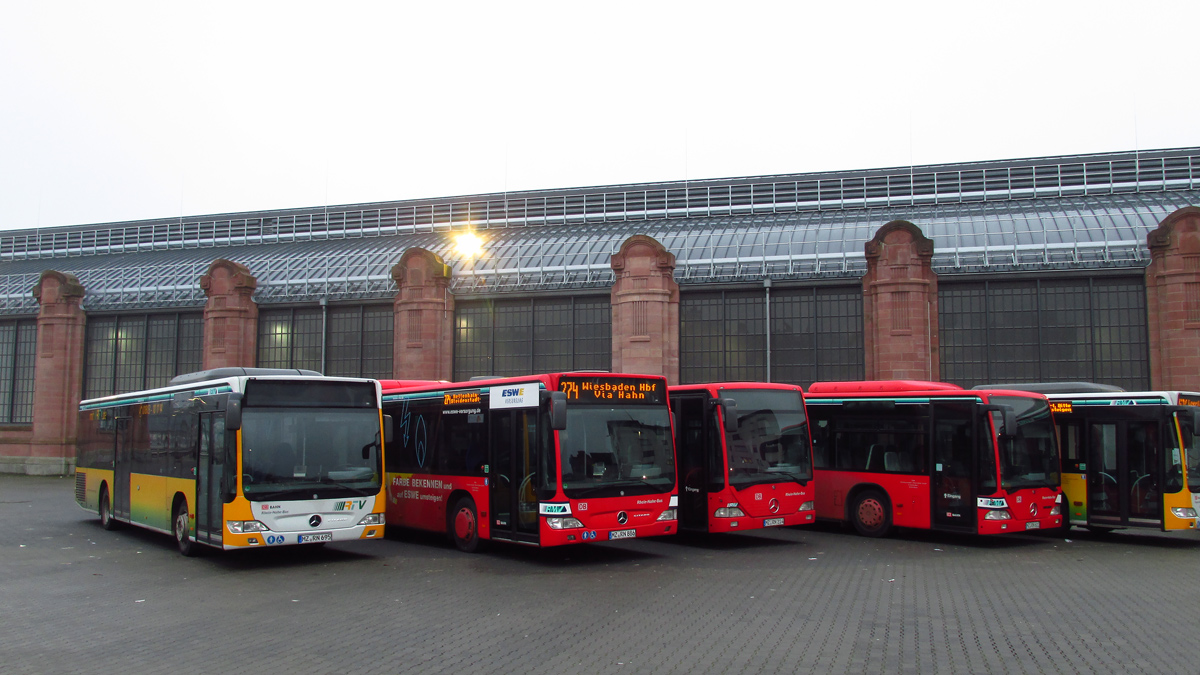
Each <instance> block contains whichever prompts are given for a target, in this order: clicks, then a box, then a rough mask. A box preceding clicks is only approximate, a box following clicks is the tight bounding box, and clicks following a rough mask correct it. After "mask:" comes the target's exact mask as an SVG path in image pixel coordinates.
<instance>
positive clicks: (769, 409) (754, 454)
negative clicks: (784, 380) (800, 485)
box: [721, 389, 812, 489]
mask: <svg viewBox="0 0 1200 675" xmlns="http://www.w3.org/2000/svg"><path fill="white" fill-rule="evenodd" d="M721 397H722V398H732V399H733V400H734V401H735V402H736V403H737V415H738V428H737V431H732V432H726V433H725V446H726V448H727V451H728V456H729V484H730V485H731V486H733V487H735V488H739V489H740V488H745V487H748V486H751V485H757V484H760V483H777V482H780V481H796V482H803V481H808V480H811V479H812V462H811V457H812V451H811V449H810V447H809V440H808V420H807V419H805V417H804V403H803V401H802V400H801V398H800V393H799V392H796V391H785V390H750V389H731V390H723V391H722V392H721Z"/></svg>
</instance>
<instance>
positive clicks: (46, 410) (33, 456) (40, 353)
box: [25, 270, 87, 475]
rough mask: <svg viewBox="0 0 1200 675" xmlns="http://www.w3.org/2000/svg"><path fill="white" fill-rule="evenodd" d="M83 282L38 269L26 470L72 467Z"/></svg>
mask: <svg viewBox="0 0 1200 675" xmlns="http://www.w3.org/2000/svg"><path fill="white" fill-rule="evenodd" d="M83 293H84V290H83V286H81V285H80V283H79V280H78V279H76V278H75V277H74V276H72V275H70V274H63V273H61V272H55V271H52V270H47V271H45V272H42V276H41V278H40V279H39V280H38V283H37V286H34V287H33V297H35V298H37V301H38V304H40V305H41V309H40V310H39V311H38V319H37V324H38V325H37V362H36V365H35V366H34V373H35V375H34V377H35V378H36V379H35V381H34V384H33V434H32V437H31V440H30V444H29V458H28V459H27V460H26V464H25V473H27V474H43V475H46V474H67V473H71V472H73V471H74V470H75V428H76V422H77V421H78V415H79V398H80V396H81V395H82V394H83V349H84V329H85V326H86V324H87V315H86V314H85V313H84V311H83V308H82V307H80V302H81V301H82V300H83Z"/></svg>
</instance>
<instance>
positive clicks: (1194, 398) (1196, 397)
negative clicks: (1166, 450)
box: [1046, 389, 1200, 405]
mask: <svg viewBox="0 0 1200 675" xmlns="http://www.w3.org/2000/svg"><path fill="white" fill-rule="evenodd" d="M1046 398H1048V399H1050V400H1052V401H1066V400H1072V401H1120V402H1124V403H1131V404H1134V405H1137V402H1138V401H1141V402H1142V403H1141V404H1142V405H1147V404H1153V403H1154V401H1152V400H1150V399H1159V400H1165V401H1166V402H1167V404H1168V405H1197V404H1200V393H1197V392H1193V391H1125V390H1124V389H1122V390H1121V391H1117V392H1079V393H1070V392H1064V393H1052V394H1046ZM1180 398H1183V399H1185V402H1184V403H1180V401H1179V399H1180ZM1187 399H1190V400H1187Z"/></svg>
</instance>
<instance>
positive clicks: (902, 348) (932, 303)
mask: <svg viewBox="0 0 1200 675" xmlns="http://www.w3.org/2000/svg"><path fill="white" fill-rule="evenodd" d="M866 255H867V273H866V274H865V275H863V279H862V284H863V313H864V316H863V331H864V336H863V337H864V341H865V344H864V347H865V350H864V351H865V358H866V379H868V380H937V379H938V377H939V376H940V371H941V368H940V366H939V363H938V305H937V300H938V290H937V275H936V274H934V272H933V267H932V264H931V261H932V259H933V241H932V240H930V239H927V238H926V237H925V235H923V234H921V230H920V228H918V227H917V226H916V225H913V224H912V223H910V222H908V221H906V220H893V221H892V222H890V223H888V224H886V225H884V226H883V227H881V228H879V231H878V232H876V233H875V238H874V239H872V240H871V241H869V242H867V246H866Z"/></svg>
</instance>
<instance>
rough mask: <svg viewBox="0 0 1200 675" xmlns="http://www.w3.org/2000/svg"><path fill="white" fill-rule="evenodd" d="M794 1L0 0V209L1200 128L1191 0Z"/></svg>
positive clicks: (123, 210)
mask: <svg viewBox="0 0 1200 675" xmlns="http://www.w3.org/2000/svg"><path fill="white" fill-rule="evenodd" d="M816 4H817V3H811V4H810V3H805V2H799V1H793V2H780V3H766V2H761V3H760V2H750V1H747V0H742V1H741V2H736V3H734V2H723V3H705V2H695V1H693V2H679V3H675V2H659V3H656V2H652V1H650V0H641V1H639V2H605V3H572V2H562V1H561V0H560V1H559V2H550V3H521V2H503V3H501V2H486V3H479V4H472V3H464V2H455V3H437V2H433V3H419V4H418V3H415V2H412V3H409V2H391V3H363V2H359V3H332V2H326V3H303V2H280V3H273V2H249V1H241V2H230V3H226V2H213V1H209V2H203V3H179V2H163V1H161V0H159V1H155V2H146V3H131V2H116V1H111V0H110V1H106V2H94V1H89V2H80V3H66V2H55V1H53V0H48V1H42V2H20V1H19V0H5V1H4V2H2V3H0V229H19V228H33V227H53V226H58V225H72V224H85V223H101V222H112V221H123V220H138V219H145V218H167V217H179V216H184V217H186V216H193V215H202V214H214V213H228V212H236V211H248V210H260V209H275V208H295V207H306V206H319V205H326V204H329V205H333V204H349V203H360V202H371V201H387V200H395V199H410V198H423V197H441V196H449V195H466V194H477V193H485V192H501V191H504V190H525V189H541V188H561V187H575V186H585V185H605V184H612V183H630V182H643V181H665V180H681V179H699V178H718V177H727V176H748V175H761V174H774V173H794V172H805V171H826V170H837V169H865V168H878V167H888V166H903V165H908V164H910V163H915V164H928V163H939V162H954V161H972V160H988V159H1005V158H1014V157H1035V156H1044V155H1055V154H1064V153H1086V152H1107V151H1120V150H1133V149H1143V150H1145V149H1154V148H1167V147H1181V146H1195V145H1200V87H1198V86H1197V85H1196V81H1195V76H1196V72H1197V69H1196V65H1197V59H1198V58H1200V56H1198V52H1197V50H1196V46H1195V45H1196V40H1195V38H1194V35H1195V29H1196V26H1198V25H1200V2H1197V1H1196V0H1188V1H1187V2H1146V3H1133V2H1120V3H1102V2H1080V3H1073V2H1055V1H1053V0H1041V1H1040V2H1029V3H1023V2H1002V3H969V2H961V1H959V2H952V3H944V4H931V3H920V2H915V1H913V0H910V1H909V2H889V3H881V4H878V5H874V4H870V3H862V2H854V3H849V2H847V3H821V5H823V6H821V7H815V5H816ZM824 5H830V6H824ZM832 5H836V6H832Z"/></svg>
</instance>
